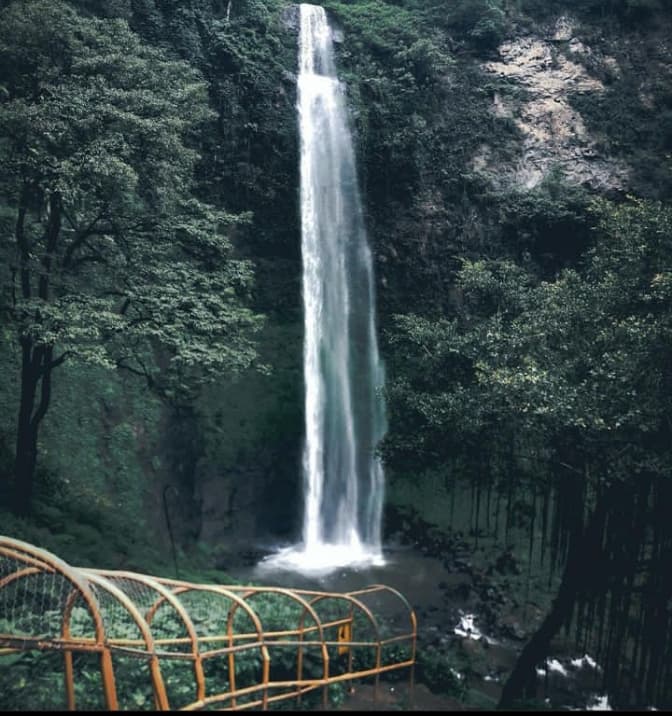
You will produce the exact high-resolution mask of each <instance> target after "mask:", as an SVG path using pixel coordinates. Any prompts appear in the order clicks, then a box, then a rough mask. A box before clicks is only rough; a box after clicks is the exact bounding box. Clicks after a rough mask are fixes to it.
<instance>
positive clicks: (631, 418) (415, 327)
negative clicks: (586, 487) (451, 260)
mask: <svg viewBox="0 0 672 716" xmlns="http://www.w3.org/2000/svg"><path fill="white" fill-rule="evenodd" d="M593 213H594V216H595V220H596V221H597V229H596V231H597V236H598V240H597V242H596V244H595V246H594V248H592V249H590V250H589V251H588V253H587V257H586V261H585V266H584V267H583V269H582V270H580V271H579V270H575V269H568V270H565V271H563V272H562V273H561V274H560V276H559V277H558V278H557V279H556V280H555V281H544V282H541V283H539V284H537V283H536V282H535V281H534V280H533V279H532V278H531V277H530V276H527V275H526V274H525V271H524V269H523V268H521V267H518V266H516V265H514V264H512V263H510V262H506V261H505V262H486V261H477V262H466V263H465V266H464V268H463V270H462V272H461V274H460V282H461V286H462V290H463V291H464V311H463V315H462V316H461V317H460V318H459V319H455V320H442V321H439V322H431V321H428V320H426V319H422V318H419V317H413V316H406V317H401V318H400V319H399V321H398V325H399V328H400V329H401V332H400V333H399V334H397V335H396V336H395V338H394V340H395V341H396V342H399V343H400V344H403V346H404V350H405V351H406V356H407V358H406V360H410V361H412V362H413V367H412V369H411V370H405V371H404V376H405V377H404V378H403V379H402V380H398V381H396V382H395V383H393V385H392V386H391V388H390V398H391V405H392V415H393V421H396V420H404V421H407V423H406V433H408V432H411V434H412V435H414V436H415V437H414V438H412V440H411V442H410V443H408V442H404V441H399V442H398V443H396V444H393V443H391V442H390V443H388V450H389V451H390V453H391V455H392V456H394V455H397V456H399V457H402V456H403V455H405V454H408V452H409V451H410V452H413V451H417V453H418V454H423V455H424V456H425V457H426V458H427V459H428V460H429V461H431V460H434V459H435V460H437V461H441V460H445V459H446V457H447V454H450V452H451V451H454V450H461V449H467V450H468V449H470V448H471V449H473V448H475V447H476V446H478V445H479V443H482V442H483V441H486V440H493V441H495V442H496V440H497V439H501V438H502V437H503V436H505V435H506V434H512V433H515V432H516V431H521V432H523V433H524V434H525V435H526V436H528V437H530V438H531V437H533V436H535V435H537V436H539V437H540V439H542V440H543V442H544V443H545V444H547V445H550V444H552V442H553V439H555V438H560V436H563V435H565V436H566V435H571V436H572V441H573V444H574V450H575V451H576V450H579V451H584V453H585V455H586V456H587V459H589V460H590V461H591V462H592V463H593V464H594V465H595V466H598V465H599V468H598V469H597V475H598V479H600V480H607V481H609V480H614V479H619V480H629V479H631V478H632V477H633V475H636V474H637V473H638V472H640V471H642V470H646V471H648V472H653V473H656V474H663V473H664V471H665V470H666V469H669V465H670V455H669V441H668V440H667V439H666V438H665V435H666V434H667V433H666V431H668V430H669V422H668V421H669V405H668V402H667V401H666V399H665V398H664V397H663V396H665V395H666V394H667V391H668V390H669V381H670V374H669V370H668V369H667V367H666V362H665V357H664V356H665V355H666V352H667V351H668V350H669V345H670V338H671V337H672V334H671V333H670V327H671V325H672V324H671V320H672V314H670V311H669V305H670V303H669V297H670V295H669V291H670V279H669V265H670V259H671V258H672V256H671V254H670V247H669V242H668V241H667V239H666V237H669V235H670V230H671V228H672V212H670V210H669V209H668V208H666V207H664V206H663V205H661V204H655V203H644V202H632V203H630V204H625V205H622V206H611V205H609V204H604V203H603V204H595V205H594V208H593ZM409 426H412V429H411V430H410V431H409ZM393 434H396V431H395V433H393ZM553 436H555V438H553ZM493 444H494V443H493ZM491 445H492V444H491ZM624 445H628V446H629V452H628V459H627V460H626V459H624V458H623V457H621V458H620V459H618V460H616V459H615V457H614V456H615V454H616V453H617V452H618V454H620V451H622V450H623V446H624ZM491 449H492V447H491Z"/></svg>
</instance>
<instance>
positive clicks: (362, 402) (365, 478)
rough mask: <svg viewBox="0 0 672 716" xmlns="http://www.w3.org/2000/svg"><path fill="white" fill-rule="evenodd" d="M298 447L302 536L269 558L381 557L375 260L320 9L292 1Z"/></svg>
mask: <svg viewBox="0 0 672 716" xmlns="http://www.w3.org/2000/svg"><path fill="white" fill-rule="evenodd" d="M300 16H301V26H300V27H301V29H300V40H299V77H298V112H299V125H300V139H301V232H302V239H301V248H302V256H303V301H304V325H305V336H304V380H305V446H304V454H303V474H304V517H303V535H302V542H301V543H300V544H298V545H296V546H294V547H291V548H289V549H286V550H283V551H281V552H280V553H278V554H277V555H275V556H274V557H273V558H272V559H271V562H272V563H275V564H280V565H285V566H288V567H292V568H295V569H298V570H301V571H306V572H310V571H324V570H329V569H333V568H336V567H339V566H344V565H350V566H354V565H365V564H382V563H383V555H382V547H381V520H382V507H383V494H384V474H383V466H382V464H381V462H380V459H379V458H378V456H377V455H376V452H375V451H376V447H377V445H378V443H379V442H380V440H381V438H382V437H383V435H384V434H385V430H386V418H385V404H384V400H383V397H382V394H381V389H382V387H383V384H384V371H383V365H382V362H381V360H380V356H379V353H378V342H377V339H376V322H375V284H374V278H373V264H372V257H371V251H370V249H369V246H368V243H367V237H366V231H365V227H364V220H363V214H362V205H361V201H360V195H359V187H358V182H357V172H356V166H355V156H354V149H353V145H352V137H351V134H350V131H349V129H348V121H347V109H346V104H345V91H344V86H343V84H342V83H341V82H340V81H339V80H338V78H337V77H336V71H335V65H334V57H333V45H332V31H331V28H330V26H329V23H328V21H327V16H326V13H325V11H324V8H322V7H319V6H316V5H309V4H301V5H300Z"/></svg>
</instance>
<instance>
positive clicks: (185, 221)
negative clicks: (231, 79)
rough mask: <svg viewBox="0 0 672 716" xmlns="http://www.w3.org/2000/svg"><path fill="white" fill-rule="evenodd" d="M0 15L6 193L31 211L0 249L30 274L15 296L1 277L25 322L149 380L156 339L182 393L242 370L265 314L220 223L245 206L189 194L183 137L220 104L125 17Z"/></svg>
mask: <svg viewBox="0 0 672 716" xmlns="http://www.w3.org/2000/svg"><path fill="white" fill-rule="evenodd" d="M2 28H3V30H2V32H3V36H2V37H0V65H1V66H2V67H3V68H4V73H3V74H4V75H5V76H6V77H7V79H8V82H7V84H6V88H7V92H8V101H6V102H4V103H3V104H2V106H1V107H0V126H1V127H2V131H3V134H4V135H5V136H6V138H7V140H6V142H5V143H4V144H3V146H2V152H3V164H2V173H1V175H0V191H1V192H2V195H3V197H4V200H5V202H7V203H8V204H9V206H10V207H13V208H14V211H15V212H16V215H17V216H19V217H23V219H22V221H23V233H22V235H21V236H18V235H17V236H16V237H11V238H10V237H6V239H5V242H4V245H3V246H2V251H3V252H4V253H5V254H6V255H7V256H8V257H9V255H11V253H10V252H15V251H16V249H17V247H18V249H19V253H20V256H21V259H20V263H19V266H20V268H21V270H22V271H23V272H24V275H28V276H29V278H28V286H27V285H26V284H22V286H23V288H22V290H21V295H20V297H19V296H18V295H17V286H16V285H14V287H13V288H12V285H11V284H9V285H8V284H7V283H5V284H4V287H3V291H4V296H5V298H6V300H7V303H6V304H5V307H4V308H5V311H6V312H7V313H8V314H9V315H10V316H11V319H12V320H13V322H14V323H15V325H16V328H17V331H18V334H19V335H20V336H27V337H30V340H31V341H33V342H34V344H36V345H44V346H54V345H58V346H59V347H60V348H62V350H63V352H64V354H65V355H68V356H70V355H72V356H78V357H80V358H82V359H84V360H88V361H91V362H93V363H98V364H100V365H104V366H115V365H116V366H122V367H126V368H128V369H129V370H134V371H136V372H140V373H142V374H144V375H146V376H147V378H148V379H149V380H153V379H155V377H156V370H155V369H153V368H152V367H151V355H152V353H153V352H154V351H155V350H156V349H157V348H159V347H160V348H161V350H163V351H164V352H165V355H166V358H167V359H168V360H167V364H166V368H167V370H168V373H169V374H170V376H171V378H172V386H171V388H170V391H171V392H172V393H175V392H176V391H180V390H181V389H182V388H184V387H185V386H186V385H187V384H188V382H189V381H190V380H192V379H194V378H200V377H203V376H207V375H208V374H211V373H212V372H214V371H220V370H222V369H227V370H234V371H235V370H238V369H242V368H244V367H247V366H248V365H249V364H250V363H251V361H252V360H253V357H254V351H253V348H252V344H251V342H250V340H249V337H248V333H249V329H253V328H255V326H256V325H257V323H258V321H257V318H256V317H255V316H254V315H253V314H252V313H251V312H250V311H249V310H246V309H244V308H242V307H241V303H240V297H241V296H244V295H245V294H246V293H247V292H248V291H249V288H250V281H251V274H250V267H249V265H248V264H246V263H245V262H241V261H237V260H234V259H233V258H232V257H231V246H230V244H229V241H228V239H227V238H226V235H225V233H224V232H225V231H226V230H230V228H231V227H232V226H233V225H235V224H236V223H240V221H241V220H244V217H234V216H230V215H227V214H226V213H224V212H222V211H219V210H215V209H214V208H212V207H209V206H206V205H204V204H202V203H201V202H199V201H198V200H197V199H196V198H194V197H193V195H190V193H189V191H190V186H191V174H192V171H193V166H194V163H195V161H196V159H197V154H196V152H195V151H194V150H193V149H192V148H190V147H189V143H188V138H189V136H190V134H191V133H192V132H193V130H194V128H195V127H197V126H198V125H199V124H201V123H202V122H204V121H206V120H207V119H208V118H210V117H211V112H210V110H209V108H208V105H207V96H206V88H205V85H204V84H203V82H202V81H201V79H200V78H199V77H198V75H197V74H196V73H195V72H194V71H193V70H192V69H191V68H189V67H188V66H187V65H186V64H184V63H180V62H175V61H171V60H169V59H167V58H166V56H165V55H164V54H163V53H162V52H161V51H159V50H155V49H153V48H151V47H150V46H148V45H146V44H143V43H142V42H141V41H140V40H139V38H138V37H137V36H136V35H134V34H133V33H131V32H130V31H129V29H128V26H127V25H126V23H125V21H123V20H107V21H104V22H103V21H101V20H97V19H93V18H92V19H86V18H84V17H82V16H79V15H77V14H76V13H74V12H73V11H72V10H71V9H70V8H69V7H68V6H67V5H65V4H63V3H44V2H40V1H39V0H36V1H34V2H30V3H28V4H23V3H22V4H18V3H14V4H11V5H10V6H9V7H8V8H6V9H5V10H4V12H3V22H2ZM92 107H95V112H93V113H92V111H91V108H92ZM168 157H170V161H168V159H167V158H168ZM45 205H48V206H49V207H50V208H49V210H46V206H45ZM49 227H52V228H51V229H49ZM52 229H53V231H52ZM50 231H51V232H52V233H51V234H50V233H49V232H50ZM47 235H49V236H50V237H51V238H50V239H49V240H47ZM14 244H17V245H14ZM9 260H10V263H12V264H14V265H15V268H18V266H16V264H15V263H14V259H9ZM45 272H46V275H45ZM35 274H37V275H42V277H43V280H45V279H46V280H47V281H48V282H50V283H51V287H52V289H53V293H52V294H51V295H49V294H48V293H47V289H46V288H43V287H42V284H40V289H39V291H38V287H37V279H35V285H34V287H33V290H30V288H29V284H30V282H31V280H32V275H35ZM7 278H10V277H7ZM14 278H15V280H16V281H18V278H17V274H14ZM148 361H149V363H148Z"/></svg>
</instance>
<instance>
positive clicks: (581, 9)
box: [518, 0, 670, 22]
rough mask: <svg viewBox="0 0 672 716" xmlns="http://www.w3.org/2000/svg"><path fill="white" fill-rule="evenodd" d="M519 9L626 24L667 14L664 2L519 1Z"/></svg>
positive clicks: (595, 0)
mask: <svg viewBox="0 0 672 716" xmlns="http://www.w3.org/2000/svg"><path fill="white" fill-rule="evenodd" d="M518 5H519V8H520V9H522V10H523V11H524V12H528V13H531V14H533V15H537V16H539V15H541V16H544V15H549V14H557V13H559V12H567V11H569V12H575V13H580V14H583V15H586V16H588V17H592V18H601V19H605V18H609V17H614V18H618V19H621V20H625V21H627V22H632V21H641V20H649V19H651V18H652V17H653V16H655V14H656V13H660V12H669V10H670V6H669V4H668V3H667V2H665V0H520V1H519V3H518Z"/></svg>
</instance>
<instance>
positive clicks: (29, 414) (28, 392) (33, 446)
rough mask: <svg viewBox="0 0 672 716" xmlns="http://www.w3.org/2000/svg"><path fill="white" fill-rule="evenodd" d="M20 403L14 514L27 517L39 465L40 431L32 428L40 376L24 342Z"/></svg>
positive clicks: (30, 345) (30, 346)
mask: <svg viewBox="0 0 672 716" xmlns="http://www.w3.org/2000/svg"><path fill="white" fill-rule="evenodd" d="M21 347H22V360H21V400H20V403H19V417H18V422H17V430H16V461H15V464H14V510H15V511H16V512H17V513H18V514H22V515H25V514H27V513H28V512H29V511H30V501H31V497H32V493H33V481H34V475H35V465H36V462H37V429H36V426H34V425H33V420H32V418H33V408H34V405H35V397H36V393H37V384H38V376H37V375H36V371H35V369H34V367H33V346H32V341H30V339H27V338H24V339H23V340H22V346H21Z"/></svg>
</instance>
